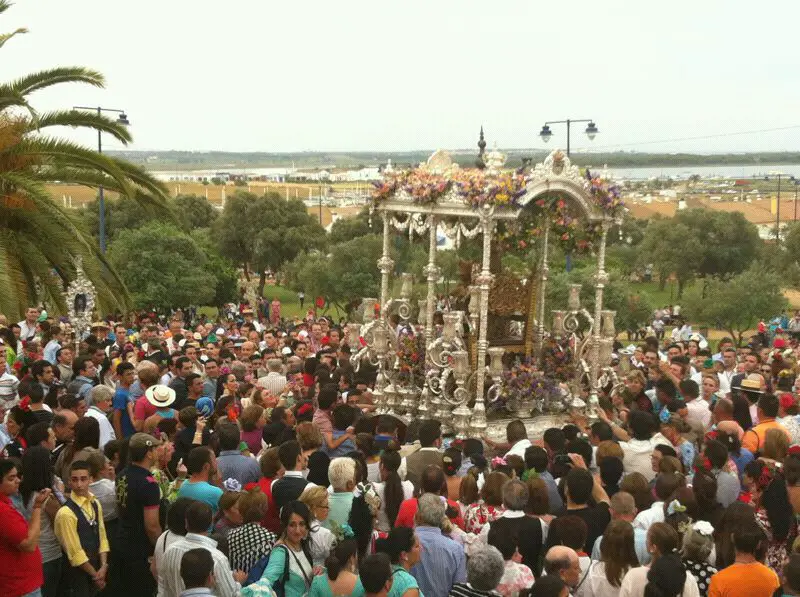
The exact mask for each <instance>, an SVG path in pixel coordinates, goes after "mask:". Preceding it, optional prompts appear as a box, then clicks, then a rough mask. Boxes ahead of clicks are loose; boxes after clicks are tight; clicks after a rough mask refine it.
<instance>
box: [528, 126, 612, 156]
mask: <svg viewBox="0 0 800 597" xmlns="http://www.w3.org/2000/svg"><path fill="white" fill-rule="evenodd" d="M573 122H588V123H589V124H588V125H587V126H586V131H585V133H586V136H587V137H589V141H592V140H594V138H595V135H597V133H598V132H599V131H598V130H597V125H596V124H595V123H594V120H592V119H591V118H580V119H573V118H567V119H566V120H548V121H547V122H545V123H544V126H543V127H542V130H541V132H540V133H539V136H540V137H541V138H542V141H544V142H545V143H547V142H548V141H549V140H550V138H551V137H552V136H553V131H551V130H550V125H551V124H566V125H567V156H569V153H570V125H571V124H572V123H573Z"/></svg>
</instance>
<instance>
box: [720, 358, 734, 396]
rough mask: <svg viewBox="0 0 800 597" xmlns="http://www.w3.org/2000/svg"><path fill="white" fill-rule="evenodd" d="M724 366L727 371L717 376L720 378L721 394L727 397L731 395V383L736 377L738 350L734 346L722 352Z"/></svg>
mask: <svg viewBox="0 0 800 597" xmlns="http://www.w3.org/2000/svg"><path fill="white" fill-rule="evenodd" d="M722 364H723V366H724V367H725V369H724V370H723V371H722V372H720V373H718V374H717V377H719V393H720V395H722V396H726V395H728V394H730V393H731V382H732V381H733V377H734V375H736V349H734V348H733V347H732V346H731V347H728V348H725V349H724V350H723V351H722Z"/></svg>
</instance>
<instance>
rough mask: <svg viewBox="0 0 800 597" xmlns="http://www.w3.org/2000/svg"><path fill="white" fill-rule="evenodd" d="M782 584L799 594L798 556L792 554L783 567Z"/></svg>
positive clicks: (799, 557)
mask: <svg viewBox="0 0 800 597" xmlns="http://www.w3.org/2000/svg"><path fill="white" fill-rule="evenodd" d="M783 582H785V583H786V584H787V585H788V587H789V588H790V589H791V590H792V591H793V592H794V593H799V592H800V554H796V553H795V554H792V555H790V556H789V560H788V561H787V562H786V565H785V566H784V567H783Z"/></svg>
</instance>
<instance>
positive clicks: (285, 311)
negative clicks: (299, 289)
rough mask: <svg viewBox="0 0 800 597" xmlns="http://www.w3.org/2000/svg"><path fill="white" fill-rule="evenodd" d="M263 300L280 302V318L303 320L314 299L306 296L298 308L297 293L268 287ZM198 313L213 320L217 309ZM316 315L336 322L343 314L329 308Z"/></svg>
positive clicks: (209, 308) (205, 309)
mask: <svg viewBox="0 0 800 597" xmlns="http://www.w3.org/2000/svg"><path fill="white" fill-rule="evenodd" d="M264 298H266V299H267V300H268V301H270V302H272V301H273V300H274V299H276V298H277V299H278V300H279V301H280V302H281V317H283V318H285V319H288V318H294V317H300V318H303V317H305V316H306V313H307V312H308V310H309V309H311V308H313V306H314V297H310V296H308V295H306V300H305V303H304V306H303V308H300V299H298V298H297V293H296V292H295V291H294V290H291V289H289V288H284V287H283V286H278V285H270V284H267V285H266V286H264ZM198 311H199V313H204V314H205V315H206V316H207V317H209V318H211V319H215V318H216V317H217V309H216V308H215V307H200V309H199V310H198ZM318 315H326V316H328V317H332V318H334V320H335V321H338V320H339V319H340V318H341V317H344V313H340V312H339V310H338V309H337V308H336V307H333V306H330V308H328V309H321V310H319V311H318Z"/></svg>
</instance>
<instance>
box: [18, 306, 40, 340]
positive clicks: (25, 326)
mask: <svg viewBox="0 0 800 597" xmlns="http://www.w3.org/2000/svg"><path fill="white" fill-rule="evenodd" d="M37 319H39V309H37V308H36V307H28V310H27V311H25V319H23V320H22V321H20V322H19V323H18V324H17V325H18V326H19V329H20V334H19V339H20V340H22V341H23V342H27V341H28V340H31V339H33V338H34V336H36V323H37Z"/></svg>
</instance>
